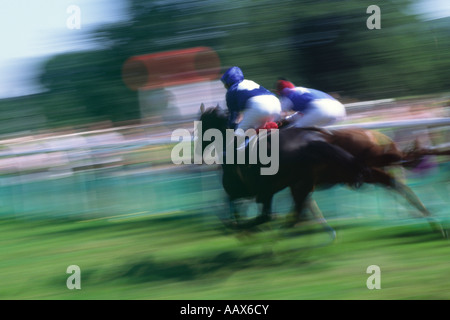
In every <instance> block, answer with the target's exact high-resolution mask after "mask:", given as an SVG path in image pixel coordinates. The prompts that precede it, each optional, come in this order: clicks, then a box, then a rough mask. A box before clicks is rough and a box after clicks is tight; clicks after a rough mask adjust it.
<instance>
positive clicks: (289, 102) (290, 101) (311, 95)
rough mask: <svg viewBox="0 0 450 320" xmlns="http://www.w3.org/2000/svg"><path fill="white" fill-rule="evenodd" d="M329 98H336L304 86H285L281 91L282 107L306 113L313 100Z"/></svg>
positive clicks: (286, 109)
mask: <svg viewBox="0 0 450 320" xmlns="http://www.w3.org/2000/svg"><path fill="white" fill-rule="evenodd" d="M320 99H328V100H336V99H334V98H333V97H332V96H330V95H329V94H327V93H325V92H322V91H320V90H316V89H309V88H304V87H295V88H284V89H283V90H282V92H281V99H280V100H281V108H282V109H283V110H284V111H291V110H292V111H298V112H301V113H304V112H305V111H306V110H307V109H308V108H309V107H310V105H311V102H312V101H315V100H320Z"/></svg>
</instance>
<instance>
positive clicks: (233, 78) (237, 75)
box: [220, 67, 244, 87]
mask: <svg viewBox="0 0 450 320" xmlns="http://www.w3.org/2000/svg"><path fill="white" fill-rule="evenodd" d="M242 80H244V74H243V73H242V70H241V69H240V68H239V67H231V68H230V69H228V70H227V71H226V72H225V73H224V74H223V76H222V78H220V81H222V83H223V84H224V85H226V86H227V87H231V86H232V85H233V84H235V83H239V82H241V81H242Z"/></svg>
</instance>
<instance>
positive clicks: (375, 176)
mask: <svg viewBox="0 0 450 320" xmlns="http://www.w3.org/2000/svg"><path fill="white" fill-rule="evenodd" d="M371 179H372V181H370V182H372V183H381V184H383V185H385V186H386V187H388V188H391V189H393V190H395V191H396V192H397V193H399V194H400V195H401V196H402V197H404V198H405V199H406V200H407V201H408V202H409V203H410V204H411V205H412V206H413V207H415V208H416V209H417V210H418V211H419V212H420V213H421V214H422V216H423V217H425V218H427V220H428V222H429V223H430V226H431V227H432V228H433V230H435V231H438V232H439V233H441V234H442V236H443V237H444V238H447V231H446V230H445V229H444V228H443V227H442V225H441V224H440V223H439V222H438V221H436V220H435V219H434V218H433V217H432V216H431V213H430V212H429V211H428V209H427V208H425V206H424V205H423V203H422V201H420V199H419V197H417V195H416V194H415V193H414V191H412V190H411V188H410V187H408V186H407V185H405V184H404V183H402V182H401V181H399V180H397V179H396V178H395V177H393V176H392V175H390V174H388V173H387V172H385V171H382V170H380V169H374V170H373V171H372V176H371Z"/></svg>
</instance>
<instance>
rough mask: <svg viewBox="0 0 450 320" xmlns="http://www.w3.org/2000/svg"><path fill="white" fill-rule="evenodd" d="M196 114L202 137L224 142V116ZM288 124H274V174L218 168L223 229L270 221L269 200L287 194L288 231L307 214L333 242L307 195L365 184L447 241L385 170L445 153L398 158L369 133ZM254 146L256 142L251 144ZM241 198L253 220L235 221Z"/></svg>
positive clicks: (385, 140)
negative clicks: (214, 134) (226, 217)
mask: <svg viewBox="0 0 450 320" xmlns="http://www.w3.org/2000/svg"><path fill="white" fill-rule="evenodd" d="M200 112H201V115H200V121H201V123H202V131H203V132H205V131H207V130H208V129H216V130H219V131H220V132H221V133H222V137H225V136H226V133H225V132H226V130H227V129H229V128H228V126H227V124H228V114H227V111H226V110H224V109H222V108H220V107H219V106H216V107H211V108H208V109H207V110H205V107H204V105H203V104H202V105H201V107H200ZM289 124H290V123H289V121H283V122H280V123H279V128H280V129H279V130H278V134H279V140H278V141H275V142H276V143H279V146H278V151H279V170H278V172H276V173H275V174H273V175H261V174H260V170H259V169H260V168H261V166H262V165H261V164H260V163H256V164H247V163H243V164H239V163H236V162H235V161H233V162H232V163H227V162H224V163H223V164H222V169H223V175H222V185H223V188H224V190H225V192H226V193H227V195H228V200H229V204H230V211H231V216H232V217H234V221H232V222H231V223H228V224H227V225H228V226H232V227H233V228H235V229H248V228H252V227H254V226H257V225H260V224H262V223H265V222H268V221H270V220H271V219H272V208H271V206H272V199H273V196H274V195H275V194H276V193H277V192H279V191H281V190H283V189H285V188H289V189H290V191H291V195H292V197H293V200H294V215H293V217H292V218H293V219H292V221H290V222H289V224H288V226H293V225H295V224H296V223H298V222H299V221H300V219H301V218H302V213H304V211H305V209H306V208H309V209H310V210H311V211H312V212H313V214H314V215H315V216H316V217H317V218H318V219H319V221H320V222H321V223H322V224H323V226H324V228H325V229H326V230H327V231H328V232H329V233H330V235H331V236H332V238H334V237H335V232H334V230H333V229H332V228H331V227H330V226H328V224H327V223H326V220H325V218H324V217H323V216H322V214H321V212H320V210H319V209H318V206H317V204H316V203H315V202H314V200H312V197H311V196H310V195H311V194H312V193H313V191H314V190H317V189H325V188H330V187H333V186H335V185H337V184H344V185H347V186H349V187H351V188H359V187H360V186H361V185H362V184H364V183H369V184H378V185H381V186H383V187H385V188H388V189H391V190H394V191H396V192H397V193H399V194H400V195H401V196H403V197H404V198H405V199H406V200H407V201H408V202H409V203H410V204H411V205H412V206H413V207H415V208H416V209H417V210H418V211H419V212H420V213H421V215H422V216H423V217H426V218H427V219H428V221H429V223H430V226H431V227H432V228H433V230H435V231H437V232H439V233H441V234H442V236H444V237H445V238H446V237H447V231H446V230H444V229H443V228H442V226H441V225H440V223H439V222H437V221H436V220H435V219H434V218H433V217H432V215H431V213H430V212H429V211H428V210H427V209H426V208H425V206H424V205H423V204H422V202H421V201H420V199H419V198H418V197H417V195H415V193H414V192H413V191H412V190H411V189H410V188H409V187H408V186H407V185H405V184H404V183H402V182H401V181H399V180H398V179H397V178H396V177H395V176H394V175H393V174H391V173H389V172H388V171H387V169H386V168H388V167H391V166H395V165H397V166H398V165H401V166H404V167H406V168H408V167H412V166H414V165H415V164H417V162H418V159H421V158H422V157H423V156H424V155H431V154H433V155H450V152H449V151H438V150H425V149H414V150H411V151H409V152H403V151H401V150H399V148H398V147H397V146H396V144H395V142H394V141H392V140H391V139H390V138H389V137H387V136H386V135H384V134H382V133H380V132H378V131H374V130H365V129H361V128H349V129H334V130H327V129H321V128H317V127H310V128H296V127H292V126H290V125H289ZM270 135H271V133H270V132H269V133H268V134H267V137H266V139H267V141H266V142H265V145H266V146H267V148H268V150H267V152H268V153H270V152H271V149H272V144H271V143H274V141H269V140H270V139H269V137H270ZM259 143H260V141H259V139H258V140H257V141H256V144H259ZM225 144H226V142H225V141H224V145H225ZM248 148H249V146H247V149H248ZM203 150H204V148H202V151H203ZM242 198H253V199H255V201H256V203H261V204H262V211H261V213H260V214H259V215H258V216H256V217H255V218H253V219H248V220H245V221H241V220H240V219H239V213H238V212H237V211H236V208H235V206H234V201H235V200H237V199H242Z"/></svg>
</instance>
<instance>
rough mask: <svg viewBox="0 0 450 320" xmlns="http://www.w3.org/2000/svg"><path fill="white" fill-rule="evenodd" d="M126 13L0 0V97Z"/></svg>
mask: <svg viewBox="0 0 450 320" xmlns="http://www.w3.org/2000/svg"><path fill="white" fill-rule="evenodd" d="M374 3H376V1H374ZM71 5H75V6H77V7H78V8H79V9H80V29H70V28H68V27H67V20H68V19H71V17H72V16H73V12H67V9H68V8H69V7H70V6H71ZM380 7H381V8H382V4H380ZM414 8H415V10H416V11H417V12H420V13H423V14H424V17H425V18H427V19H433V18H441V17H445V16H450V0H418V4H417V5H416V6H414ZM364 14H365V13H364ZM126 16H127V13H126V5H125V2H124V1H123V0H115V1H112V0H2V2H1V4H0V39H1V43H2V45H1V49H0V98H6V97H12V96H20V95H26V94H31V93H36V92H39V91H40V90H41V89H42V88H40V87H39V86H38V85H37V84H36V83H35V81H34V79H35V77H36V75H37V72H38V70H39V65H40V64H41V63H42V62H43V61H45V60H46V59H48V58H49V57H50V56H52V55H56V54H59V53H63V52H70V51H80V50H89V49H92V48H94V47H95V44H94V43H92V42H91V41H89V40H88V38H87V36H86V34H87V32H88V31H89V30H91V29H92V28H95V27H98V26H100V25H102V24H106V23H114V22H118V21H121V20H124V19H126ZM71 21H72V20H71Z"/></svg>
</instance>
